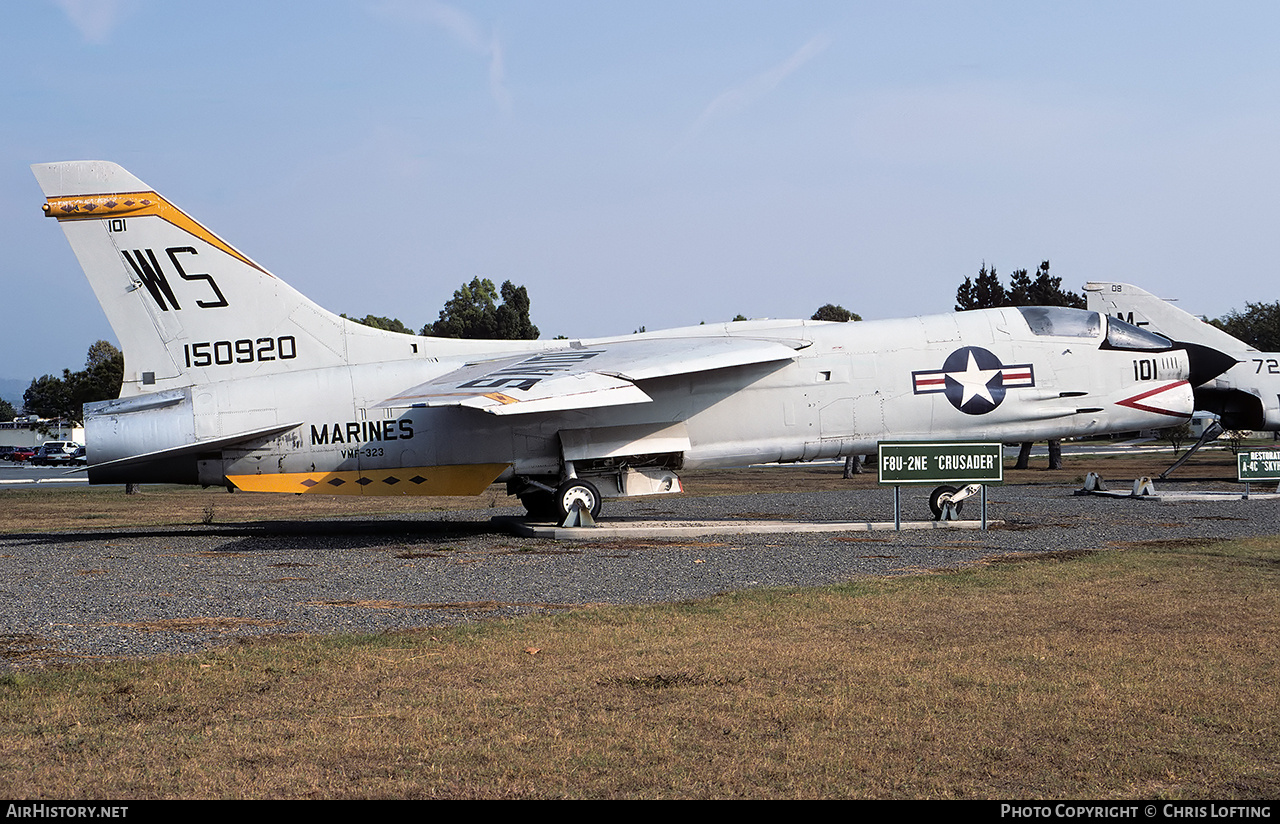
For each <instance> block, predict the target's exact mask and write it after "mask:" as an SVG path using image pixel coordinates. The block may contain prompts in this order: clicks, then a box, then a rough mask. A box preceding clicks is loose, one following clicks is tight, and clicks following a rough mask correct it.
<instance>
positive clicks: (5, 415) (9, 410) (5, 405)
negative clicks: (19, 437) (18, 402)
mask: <svg viewBox="0 0 1280 824" xmlns="http://www.w3.org/2000/svg"><path fill="white" fill-rule="evenodd" d="M17 416H18V411H17V410H16V409H14V408H13V404H11V403H9V402H8V401H6V400H5V399H4V398H0V421H11V420H13V419H14V418H16V417H17Z"/></svg>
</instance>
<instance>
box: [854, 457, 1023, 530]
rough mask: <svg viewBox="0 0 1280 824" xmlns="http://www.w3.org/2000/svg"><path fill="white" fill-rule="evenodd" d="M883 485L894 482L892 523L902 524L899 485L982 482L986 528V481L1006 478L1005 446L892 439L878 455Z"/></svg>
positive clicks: (983, 521)
mask: <svg viewBox="0 0 1280 824" xmlns="http://www.w3.org/2000/svg"><path fill="white" fill-rule="evenodd" d="M877 457H878V460H877V464H878V466H879V469H878V476H879V482H880V484H882V485H889V484H892V485H893V488H894V491H893V524H894V528H895V529H901V528H902V520H901V515H900V507H901V496H900V494H899V491H898V490H899V488H900V487H901V486H902V485H904V484H933V485H942V484H983V486H982V488H981V493H982V499H981V500H982V528H983V529H984V530H985V529H986V528H987V488H986V486H985V484H991V483H996V484H998V483H1003V482H1004V447H1003V445H1002V444H1000V443H990V442H985V441H889V442H885V443H882V444H880V448H879V455H878V456H877Z"/></svg>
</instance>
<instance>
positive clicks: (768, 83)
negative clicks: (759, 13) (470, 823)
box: [680, 35, 831, 145]
mask: <svg viewBox="0 0 1280 824" xmlns="http://www.w3.org/2000/svg"><path fill="white" fill-rule="evenodd" d="M829 45H831V38H829V37H827V36H826V35H818V36H817V37H814V38H813V39H811V40H810V41H809V42H807V43H805V44H804V45H803V46H801V47H800V48H799V49H798V50H796V52H795V53H794V54H792V55H791V56H790V57H788V58H787V59H786V60H783V61H782V62H781V63H779V64H778V65H776V66H773V67H772V68H770V69H767V70H765V71H763V72H761V73H760V74H757V75H755V76H754V77H751V78H750V79H748V80H746V81H745V82H743V83H740V84H738V85H737V86H734V87H732V88H729V89H726V90H725V91H723V92H721V93H720V94H719V95H717V96H716V98H715V99H714V100H712V101H711V102H710V103H708V104H707V106H706V108H704V109H703V110H702V113H701V114H700V115H698V119H697V120H695V121H694V123H693V125H692V126H691V127H690V128H689V131H688V133H687V134H686V135H685V137H684V140H682V141H681V144H680V145H685V144H688V143H689V142H691V141H693V140H695V139H696V138H697V137H698V136H699V135H700V134H702V133H703V132H704V131H705V130H706V129H707V128H708V127H709V126H710V125H711V124H713V123H715V122H717V121H720V120H724V119H725V118H727V117H731V116H732V115H735V114H737V113H739V112H741V111H744V110H746V109H748V108H750V107H751V106H752V105H753V104H755V103H756V101H758V100H760V99H761V98H763V97H766V96H767V95H769V94H770V93H771V92H773V91H774V90H775V89H777V88H778V86H780V85H781V84H782V81H783V80H786V79H787V77H789V76H790V75H792V74H794V73H795V72H796V71H797V70H798V69H799V68H800V67H801V66H803V65H804V64H805V63H808V62H809V61H810V60H812V59H813V58H815V57H817V56H818V55H819V54H821V53H822V52H823V50H825V49H826V48H827V46H829Z"/></svg>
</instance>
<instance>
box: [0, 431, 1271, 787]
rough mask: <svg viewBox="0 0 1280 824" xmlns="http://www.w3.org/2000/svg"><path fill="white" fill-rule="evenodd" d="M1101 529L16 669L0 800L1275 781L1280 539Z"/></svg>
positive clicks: (1042, 477) (170, 500)
mask: <svg viewBox="0 0 1280 824" xmlns="http://www.w3.org/2000/svg"><path fill="white" fill-rule="evenodd" d="M1142 460H1147V459H1142ZM1196 460H1197V461H1199V462H1203V463H1201V464H1199V465H1198V466H1197V465H1196V464H1193V465H1192V468H1189V469H1187V470H1184V473H1185V474H1187V475H1192V476H1197V475H1198V476H1205V477H1208V476H1210V475H1211V473H1215V472H1217V473H1219V475H1220V476H1221V477H1233V475H1234V470H1233V467H1234V463H1233V462H1232V461H1231V459H1230V456H1229V455H1228V456H1225V457H1224V456H1221V455H1217V456H1206V457H1205V458H1197V459H1196ZM1107 462H1108V459H1093V460H1091V461H1090V462H1089V464H1088V465H1087V466H1082V465H1071V464H1069V466H1068V469H1067V470H1064V471H1063V472H1061V473H1048V472H1045V471H1044V470H1030V471H1029V472H1028V473H1027V475H1026V478H1025V479H1020V478H1018V477H1016V476H1014V477H1011V478H1010V480H1011V481H1013V482H1021V483H1025V482H1040V481H1045V482H1056V483H1073V482H1075V480H1076V479H1078V477H1079V476H1081V475H1082V474H1083V472H1085V471H1091V470H1092V471H1102V473H1103V475H1104V477H1107V478H1108V479H1112V478H1115V479H1123V478H1132V477H1134V476H1135V475H1142V474H1155V473H1156V472H1158V471H1159V470H1160V469H1162V468H1163V466H1164V465H1166V463H1167V461H1166V460H1164V459H1163V456H1161V459H1160V460H1156V461H1151V462H1150V466H1151V468H1147V467H1145V466H1143V465H1142V464H1141V463H1140V462H1135V461H1134V460H1132V459H1124V460H1122V461H1119V462H1114V465H1115V466H1116V469H1115V471H1114V472H1113V471H1110V470H1107V469H1105V468H1104V469H1101V470H1099V468H1098V466H1099V464H1100V463H1101V464H1103V465H1104V466H1105V465H1106V463H1107ZM1011 474H1012V473H1011ZM689 480H690V484H689V485H690V486H691V487H693V492H694V494H698V493H707V494H710V493H716V492H744V491H751V490H761V489H773V488H778V489H787V488H795V487H796V486H799V485H814V486H817V485H825V484H832V485H834V486H836V487H837V488H848V487H849V484H850V483H852V484H855V485H862V484H867V485H870V484H873V483H874V476H866V477H864V478H862V479H858V480H855V481H853V482H849V481H842V480H841V479H840V478H839V470H838V469H832V468H823V469H814V468H812V467H810V468H796V469H791V470H736V471H731V472H724V473H703V474H699V475H696V476H693V477H692V478H690V479H689ZM491 494H498V495H500V490H498V491H497V493H494V492H493V491H492V490H491ZM211 496H216V497H214V498H211ZM0 497H2V498H3V501H4V504H6V505H3V506H0V529H4V530H8V531H14V530H19V531H28V530H30V529H31V524H32V523H33V522H34V523H39V524H41V527H42V529H54V528H67V526H66V525H72V526H79V527H81V528H83V527H85V526H93V527H100V526H108V525H112V524H115V523H117V521H116V520H115V519H121V521H122V522H128V523H138V522H146V523H193V524H194V523H199V522H201V521H202V520H203V516H204V514H205V507H206V506H207V505H208V503H209V501H210V500H214V501H215V504H214V506H215V517H216V519H217V520H224V519H225V520H228V521H229V520H237V519H241V518H243V519H259V518H267V519H276V518H291V519H301V518H308V517H319V516H321V515H324V516H330V515H343V514H347V515H357V514H359V515H364V514H369V513H373V512H384V511H389V512H399V511H422V510H423V509H424V508H426V507H425V506H424V503H425V502H424V500H423V499H416V500H413V501H409V502H406V501H403V500H401V499H369V500H365V499H343V498H321V499H316V498H312V497H310V496H302V497H294V496H275V497H272V496H250V495H227V494H226V493H225V492H209V491H206V492H200V491H187V490H168V489H158V488H157V489H150V488H149V489H148V490H147V492H146V493H145V494H144V495H143V496H130V497H126V496H124V495H121V494H119V493H118V492H115V493H111V492H101V491H97V490H76V491H72V490H64V491H60V492H56V493H49V492H38V493H32V494H31V496H30V498H28V496H26V495H23V494H21V493H15V492H5V493H0ZM464 500H465V502H466V503H470V504H478V505H482V506H487V505H490V503H489V501H488V500H487V496H486V497H484V498H480V499H464ZM502 500H504V501H505V500H506V499H505V497H502ZM15 501H16V502H18V503H19V504H20V505H19V506H16V507H15V506H10V505H9V504H13V503H14V502H15ZM455 502H456V501H455V500H448V501H444V502H440V503H441V505H453V504H454V503H455ZM430 503H436V502H430ZM383 506H386V507H391V508H389V509H382V508H381V507H383ZM240 507H243V508H240ZM269 507H270V508H269ZM397 507H406V508H405V509H401V508H397ZM86 518H87V519H88V520H87V522H86V520H85V519H86ZM33 519H34V520H33ZM55 524H56V525H58V526H54V525H55ZM1099 549H1100V550H1102V551H1099V552H1096V553H1076V554H1073V555H1072V556H1070V557H1069V558H1068V557H1061V556H1057V557H1054V558H1053V559H1052V560H1045V559H1034V558H1032V559H1023V560H1022V562H1009V561H1008V559H1000V561H999V562H996V561H994V560H993V562H992V563H990V564H988V565H986V566H984V567H978V568H974V569H968V570H965V571H958V572H946V573H929V574H922V575H920V576H917V577H914V578H893V579H869V580H864V581H858V582H855V583H853V584H849V585H846V586H840V587H830V588H823V589H809V590H768V591H754V592H744V593H734V594H728V595H724V596H721V597H717V598H712V599H706V600H702V601H698V602H694V603H687V604H677V605H663V606H652V607H634V608H619V607H596V608H583V609H578V610H575V611H573V612H569V613H566V614H561V615H556V616H550V617H537V618H527V619H520V620H504V621H487V622H482V623H476V624H472V625H469V626H463V627H458V628H454V629H437V630H431V631H429V632H427V631H423V632H416V633H405V634H388V635H381V636H376V637H280V638H274V639H267V640H262V641H256V642H250V643H245V644H241V645H239V646H235V647H230V648H227V649H224V650H221V651H218V652H211V653H206V654H201V655H195V656H185V657H178V658H159V659H148V660H138V661H124V662H114V663H107V664H85V665H74V666H61V667H50V668H47V669H38V670H20V671H16V672H11V673H9V674H7V675H4V676H2V677H0V797H8V798H72V797H74V798H84V799H89V798H101V799H108V798H109V799H115V800H120V799H130V798H371V797H403V798H428V797H446V798H561V797H570V798H748V797H752V798H842V797H850V798H1120V799H1131V798H1139V797H1146V798H1209V799H1268V798H1275V797H1277V795H1280V755H1278V754H1280V720H1278V719H1280V691H1277V689H1276V687H1275V685H1276V683H1278V681H1280V679H1278V676H1280V672H1278V671H1277V670H1278V669H1280V664H1277V659H1276V656H1275V650H1276V648H1277V646H1278V645H1280V626H1278V619H1277V617H1276V616H1277V615H1280V609H1278V607H1280V587H1278V586H1277V573H1278V572H1280V539H1277V538H1272V539H1257V540H1252V541H1245V542H1236V543H1229V544H1228V543H1221V544H1211V545H1203V544H1199V543H1196V542H1186V541H1177V542H1144V543H1142V544H1133V545H1124V546H1111V547H1103V548H1099ZM456 606H458V605H438V604H391V605H388V604H381V603H376V604H364V605H362V606H361V607H360V608H384V607H385V608H393V607H394V608H422V609H431V608H442V607H450V608H452V607H456ZM463 606H477V605H463ZM481 606H482V605H481ZM353 608H354V607H353ZM144 629H147V630H150V631H156V632H166V631H169V632H181V631H189V630H190V629H191V627H187V626H184V625H181V624H180V622H164V621H158V622H152V623H151V624H148V625H147V626H146V627H144ZM37 640H38V639H25V638H21V637H16V636H14V637H9V638H6V639H5V641H6V643H7V644H8V645H9V646H10V647H21V646H22V645H23V644H24V643H25V644H28V645H30V644H34V643H36V641H37Z"/></svg>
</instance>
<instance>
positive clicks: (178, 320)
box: [32, 161, 429, 397]
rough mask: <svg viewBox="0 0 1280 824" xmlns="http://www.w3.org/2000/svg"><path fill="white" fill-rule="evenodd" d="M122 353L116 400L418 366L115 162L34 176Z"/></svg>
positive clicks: (395, 344) (394, 343) (400, 343)
mask: <svg viewBox="0 0 1280 824" xmlns="http://www.w3.org/2000/svg"><path fill="white" fill-rule="evenodd" d="M32 171H34V172H35V175H36V179H37V180H38V181H39V182H40V186H41V188H42V189H43V190H44V194H45V197H46V198H47V201H46V204H45V207H44V209H45V213H46V215H48V216H49V217H53V218H56V219H57V220H58V223H59V225H61V226H62V229H63V231H64V232H65V233H66V236H67V240H68V241H70V243H71V248H72V249H73V250H74V251H75V254H76V257H77V258H78V259H79V261H80V265H81V266H82V267H83V268H84V272H85V275H86V276H87V277H88V279H89V283H90V284H91V285H92V287H93V290H94V293H95V294H96V295H97V297H98V301H99V303H101V304H102V308H103V311H104V312H105V313H106V315H107V320H108V321H109V322H110V323H111V328H112V329H113V330H114V331H115V334H116V338H117V340H118V341H119V342H120V345H121V348H122V349H123V351H124V364H125V378H124V386H123V387H122V389H121V397H127V396H129V395H135V394H139V393H146V392H155V391H159V390H162V389H170V388H178V387H185V386H194V385H198V384H201V383H207V382H212V381H220V380H229V379H234V378H242V377H250V376H255V375H265V374H271V373H275V372H284V371H295V370H298V369H310V368H318V367H326V366H339V365H344V364H351V363H358V362H370V361H382V360H395V359H400V358H413V357H416V356H418V349H419V348H420V346H421V345H422V344H423V343H424V342H425V341H427V340H429V339H427V338H421V337H418V336H415V335H404V334H397V333H395V332H385V331H383V330H379V329H372V328H369V327H366V326H362V325H360V324H356V323H354V322H351V321H348V320H346V319H344V318H341V317H339V316H337V315H335V314H333V313H332V312H329V311H326V310H325V309H322V308H321V307H319V306H317V305H316V304H314V303H312V302H311V301H310V300H308V299H307V298H305V297H304V296H302V295H301V294H299V293H298V292H297V291H295V290H294V289H293V288H291V287H290V286H289V285H288V284H286V283H284V282H283V281H281V280H280V279H278V278H276V277H275V276H274V275H272V274H271V273H270V272H268V271H267V270H266V269H265V268H263V267H262V266H260V265H258V264H257V263H255V262H254V261H253V260H251V259H250V258H249V257H248V256H246V255H245V254H244V253H242V252H240V251H239V250H237V249H236V248H235V247H233V246H231V245H230V244H229V243H227V242H226V241H224V240H222V239H221V238H220V237H218V236H217V235H215V234H214V233H213V232H211V231H209V230H208V229H206V228H205V227H204V226H202V225H201V224H199V223H197V222H196V221H195V220H193V219H192V218H191V217H189V216H188V215H187V214H186V213H185V212H183V211H182V210H180V209H178V208H177V207H175V206H174V205H173V204H171V203H169V202H168V201H167V200H165V199H164V198H163V197H161V196H160V195H159V194H157V193H156V192H155V190H154V189H152V188H151V187H150V186H148V185H146V184H145V183H143V182H142V181H141V180H139V179H138V178H136V177H134V176H133V175H132V174H130V173H129V172H127V171H125V170H124V169H123V168H121V167H120V166H117V165H116V164H114V163H108V162H104V161H73V162H65V163H47V164H39V165H35V166H32Z"/></svg>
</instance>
